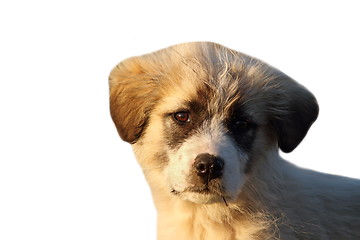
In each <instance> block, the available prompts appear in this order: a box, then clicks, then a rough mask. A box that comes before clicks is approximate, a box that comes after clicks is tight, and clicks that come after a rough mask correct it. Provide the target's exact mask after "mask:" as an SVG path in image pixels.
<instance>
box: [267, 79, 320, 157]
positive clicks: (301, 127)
mask: <svg viewBox="0 0 360 240" xmlns="http://www.w3.org/2000/svg"><path fill="white" fill-rule="evenodd" d="M275 82H276V85H277V87H278V88H281V90H280V93H278V95H277V97H276V98H277V99H276V100H275V101H276V102H277V103H275V105H276V107H275V108H274V109H275V111H276V113H275V114H273V118H272V120H271V124H272V125H273V127H274V128H275V131H276V133H277V140H278V145H279V147H280V149H281V150H282V151H283V152H285V153H289V152H291V151H293V150H294V149H295V148H296V147H297V146H298V145H299V143H300V142H301V141H302V140H303V138H304V137H305V135H306V134H307V132H308V130H309V128H310V127H311V125H312V124H313V123H314V122H315V120H316V119H317V116H318V113H319V106H318V104H317V101H316V98H315V97H314V95H313V94H312V93H311V92H310V91H309V90H307V89H306V88H305V87H303V86H302V85H300V84H298V83H297V82H295V81H294V80H292V79H291V78H289V77H288V76H286V75H282V76H281V77H280V78H279V79H277V81H275Z"/></svg>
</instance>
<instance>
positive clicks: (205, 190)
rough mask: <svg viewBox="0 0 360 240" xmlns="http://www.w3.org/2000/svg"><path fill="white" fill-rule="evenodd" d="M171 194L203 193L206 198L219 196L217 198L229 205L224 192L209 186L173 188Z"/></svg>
mask: <svg viewBox="0 0 360 240" xmlns="http://www.w3.org/2000/svg"><path fill="white" fill-rule="evenodd" d="M170 193H171V194H173V195H177V196H181V195H184V194H196V195H201V196H203V197H204V198H217V199H222V201H223V202H224V203H225V205H226V206H229V205H228V203H227V201H226V196H225V195H224V194H222V193H221V192H219V191H216V190H214V189H210V188H209V187H208V186H205V187H202V188H199V187H191V188H187V189H185V190H184V191H181V192H180V191H177V190H175V189H171V191H170Z"/></svg>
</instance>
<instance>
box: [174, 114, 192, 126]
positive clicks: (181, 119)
mask: <svg viewBox="0 0 360 240" xmlns="http://www.w3.org/2000/svg"><path fill="white" fill-rule="evenodd" d="M174 119H175V120H176V121H178V122H179V123H186V122H189V121H190V113H188V112H177V113H174Z"/></svg>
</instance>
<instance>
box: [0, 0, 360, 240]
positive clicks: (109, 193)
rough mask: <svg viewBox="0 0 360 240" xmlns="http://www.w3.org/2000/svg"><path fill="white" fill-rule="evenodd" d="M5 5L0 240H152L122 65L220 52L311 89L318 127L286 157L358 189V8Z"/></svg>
mask: <svg viewBox="0 0 360 240" xmlns="http://www.w3.org/2000/svg"><path fill="white" fill-rule="evenodd" d="M294 2H295V1H217V2H215V1H209V0H208V1H164V2H156V1H121V0H118V1H105V0H102V1H75V0H73V1H36V0H34V1H16V0H13V1H1V3H0V31H1V32H0V114H1V115H0V116H1V118H0V239H2V240H10V239H47V240H48V239H67V240H68V239H71V240H72V239H76V240H79V239H86V240H89V239H101V240H103V239H155V228H156V221H155V219H156V213H155V210H154V208H153V204H152V200H151V196H150V192H149V190H148V187H147V184H146V182H145V180H144V178H143V176H142V173H141V170H140V168H139V167H138V165H137V163H136V160H135V159H134V157H133V155H132V151H131V148H130V146H129V145H128V144H126V143H123V142H122V141H121V140H120V138H119V137H118V135H117V132H116V130H115V128H114V126H113V123H112V121H111V119H110V115H109V111H108V108H109V106H108V84H107V77H108V74H109V72H110V70H111V69H112V68H113V67H114V66H115V65H116V64H117V63H118V62H119V61H121V60H123V59H125V58H127V57H130V56H134V55H139V54H144V53H147V52H151V51H154V50H158V49H160V48H164V47H167V46H169V45H172V44H176V43H182V42H187V41H199V40H206V41H214V42H218V43H221V44H223V45H225V46H228V47H231V48H233V49H236V50H239V51H242V52H244V53H247V54H250V55H252V56H255V57H258V58H260V59H262V60H264V61H266V62H268V63H269V64H271V65H273V66H275V67H277V68H279V69H280V70H282V71H283V72H285V73H286V74H288V75H290V76H291V77H293V78H294V79H296V80H297V81H299V82H301V83H302V84H303V85H305V86H306V87H307V88H309V89H310V90H311V91H312V92H313V93H314V94H315V95H316V97H317V99H318V101H319V104H320V116H319V119H318V121H317V122H316V123H315V124H314V125H313V127H312V128H311V130H310V132H309V134H308V136H307V137H306V139H305V140H304V142H303V143H302V144H301V145H300V146H299V147H298V148H297V149H296V150H295V151H294V152H293V153H291V154H287V155H285V154H284V157H285V158H287V159H289V160H291V161H292V162H294V163H296V164H298V165H300V166H303V167H307V168H313V169H316V170H320V171H324V172H329V173H335V174H340V175H345V176H350V177H356V178H359V177H360V172H359V167H358V164H359V155H358V148H359V140H358V135H360V124H359V123H360V117H359V102H360V94H359V90H358V82H359V80H360V77H359V75H360V74H359V70H360V69H359V68H360V67H359V55H360V47H359V44H360V37H359V29H360V27H359V25H360V14H359V5H358V4H357V2H356V1H347V0H343V1H297V2H296V3H294Z"/></svg>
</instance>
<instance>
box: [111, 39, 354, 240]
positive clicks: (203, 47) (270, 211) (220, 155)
mask: <svg viewBox="0 0 360 240" xmlns="http://www.w3.org/2000/svg"><path fill="white" fill-rule="evenodd" d="M110 110H111V116H112V119H113V121H114V123H115V126H116V128H117V130H118V133H119V135H120V137H121V138H122V139H123V140H124V141H126V142H129V143H131V145H132V147H133V149H134V152H135V155H136V157H137V160H138V162H139V164H140V165H141V167H142V169H143V172H144V174H145V176H146V179H147V181H148V183H149V185H150V188H151V191H152V195H153V199H154V202H155V206H156V208H157V211H158V239H160V240H169V239H172V240H177V239H181V240H189V239H191V240H201V239H206V240H212V239H213V240H219V239H221V240H227V239H229V240H230V239H231V240H234V239H241V240H247V239H285V240H291V239H334V240H340V239H360V181H357V180H353V179H348V178H344V177H339V176H332V175H327V174H322V173H317V172H314V171H310V170H305V169H300V168H298V167H296V166H294V165H292V164H290V163H289V162H287V161H285V160H283V159H282V158H281V157H280V156H279V149H280V150H282V151H283V152H285V153H288V152H291V151H293V150H294V149H295V148H296V147H297V145H298V144H299V143H300V142H301V141H302V139H303V138H304V137H305V135H306V133H307V131H308V130H309V128H310V126H311V125H312V123H313V122H314V121H315V120H316V118H317V116H318V111H319V109H318V104H317V101H316V99H315V97H314V96H313V94H311V93H310V92H309V91H308V90H307V89H306V88H304V87H303V86H302V85H300V84H298V83H297V82H295V81H294V80H293V79H291V78H290V77H288V76H287V75H285V74H284V73H282V72H280V71H279V70H277V69H275V68H273V67H271V66H269V65H267V64H266V63H264V62H262V61H260V60H257V59H255V58H252V57H249V56H247V55H244V54H242V53H239V52H237V51H234V50H231V49H228V48H226V47H223V46H221V45H218V44H215V43H207V42H204V43H203V42H197V43H186V44H181V45H176V46H173V47H169V48H167V49H164V50H160V51H157V52H154V53H151V54H148V55H144V56H140V57H133V58H130V59H127V60H125V61H123V62H121V63H120V64H118V65H117V66H116V67H115V68H114V69H113V71H112V72H111V74H110Z"/></svg>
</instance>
